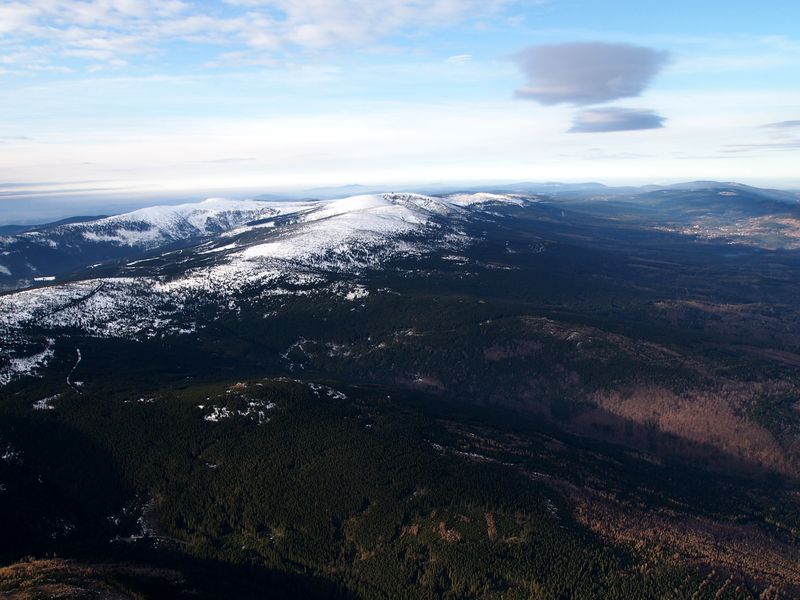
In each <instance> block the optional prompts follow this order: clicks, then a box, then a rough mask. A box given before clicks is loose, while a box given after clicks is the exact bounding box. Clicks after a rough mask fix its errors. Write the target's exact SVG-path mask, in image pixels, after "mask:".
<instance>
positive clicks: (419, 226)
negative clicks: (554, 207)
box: [0, 194, 533, 370]
mask: <svg viewBox="0 0 800 600" xmlns="http://www.w3.org/2000/svg"><path fill="white" fill-rule="evenodd" d="M532 201H533V200H532V199H529V198H525V197H522V196H512V195H509V196H500V195H492V194H468V195H454V196H447V197H433V196H423V195H419V194H380V195H365V196H355V197H350V198H344V199H340V200H331V201H322V202H252V203H250V202H247V201H240V202H236V201H224V200H211V201H206V202H203V203H199V204H195V205H182V206H172V207H153V208H149V209H143V210H139V211H135V212H133V213H128V214H125V215H118V216H115V217H109V218H105V219H100V220H98V221H93V222H88V223H78V224H70V225H64V226H61V227H63V228H67V229H69V230H71V231H72V232H73V233H76V232H78V233H80V235H81V236H83V238H84V239H85V240H87V242H86V243H93V242H94V241H95V240H96V239H100V238H102V239H104V240H105V241H106V242H111V243H116V244H119V245H121V246H126V245H127V246H130V245H135V244H143V245H149V244H154V243H156V240H159V239H162V240H175V239H178V238H179V237H180V236H181V235H189V233H188V232H204V234H205V235H202V236H201V239H199V240H198V241H197V243H196V244H195V245H194V246H189V247H182V248H179V249H167V250H166V251H164V252H161V253H158V251H157V248H156V250H155V251H153V252H151V253H150V254H149V255H148V256H146V257H145V258H137V259H136V260H132V261H129V262H127V263H125V264H123V265H122V266H121V267H119V268H116V269H115V270H114V271H113V272H111V273H110V274H109V275H108V276H102V277H97V276H93V271H92V270H87V271H86V273H87V276H85V277H82V278H78V279H77V280H76V279H73V280H71V281H66V282H63V283H59V282H55V283H51V284H48V285H45V286H42V287H35V288H32V289H28V290H22V291H17V292H14V293H9V294H5V295H3V296H0V332H2V335H3V339H4V340H6V342H8V344H6V347H5V348H3V349H0V353H2V354H4V355H5V360H6V361H10V360H14V359H16V358H18V356H17V355H16V353H15V351H12V349H11V347H10V346H13V347H15V348H19V347H20V343H19V342H20V340H22V338H21V337H20V336H22V337H23V338H24V336H25V334H24V332H25V331H28V330H30V329H32V328H36V329H46V330H48V331H53V332H59V331H61V332H64V333H67V332H74V331H79V332H82V333H85V334H89V335H95V336H101V337H142V336H143V337H153V336H160V335H175V334H182V333H188V332H191V331H194V330H195V329H196V328H198V327H202V324H198V322H197V318H196V315H197V314H199V313H200V312H202V311H203V310H204V307H209V306H211V307H215V308H214V310H217V308H218V309H219V310H229V311H230V310H233V311H235V310H238V309H239V308H240V307H242V306H243V305H244V304H247V305H254V304H257V303H258V302H261V301H264V300H265V299H269V298H272V297H276V296H281V295H285V294H296V295H297V294H300V295H307V294H313V293H317V292H323V291H327V292H331V293H335V294H337V295H339V296H341V297H342V298H348V299H353V298H359V297H362V296H363V294H366V293H368V292H367V291H366V290H364V289H363V288H361V287H359V284H358V282H357V281H358V278H359V276H360V274H361V273H363V272H364V271H365V270H369V269H376V268H379V267H381V266H382V265H383V264H384V263H386V262H387V261H389V260H390V259H392V258H397V257H403V258H407V257H414V256H422V255H424V254H426V253H428V252H430V251H433V250H436V249H454V250H455V249H459V248H463V247H465V246H467V245H469V244H471V243H473V242H474V240H473V239H472V238H471V237H470V235H469V234H467V233H466V232H465V230H464V226H465V225H466V224H467V223H469V222H471V221H473V220H474V219H480V218H486V217H489V216H491V215H492V214H493V208H496V207H497V206H498V205H506V206H524V205H525V204H526V203H530V202H532ZM191 235H192V236H193V237H194V236H195V235H196V234H194V233H192V234H191ZM22 341H24V340H22ZM22 345H23V346H26V347H27V346H29V344H22ZM26 352H27V351H26ZM14 364H17V363H14ZM37 364H38V363H37ZM0 370H2V367H0Z"/></svg>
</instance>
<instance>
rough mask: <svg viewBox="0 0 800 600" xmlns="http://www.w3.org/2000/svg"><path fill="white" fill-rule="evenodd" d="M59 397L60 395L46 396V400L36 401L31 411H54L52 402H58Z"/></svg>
mask: <svg viewBox="0 0 800 600" xmlns="http://www.w3.org/2000/svg"><path fill="white" fill-rule="evenodd" d="M60 397H61V394H56V395H54V396H48V397H47V398H42V399H41V400H37V401H36V402H34V403H33V410H54V409H55V406H53V404H52V402H53V401H54V400H58V399H59V398H60Z"/></svg>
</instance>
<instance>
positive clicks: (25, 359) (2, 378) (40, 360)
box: [0, 338, 55, 385]
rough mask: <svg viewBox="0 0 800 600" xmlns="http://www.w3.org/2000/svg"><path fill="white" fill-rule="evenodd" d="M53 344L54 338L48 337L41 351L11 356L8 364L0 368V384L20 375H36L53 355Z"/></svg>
mask: <svg viewBox="0 0 800 600" xmlns="http://www.w3.org/2000/svg"><path fill="white" fill-rule="evenodd" d="M54 346H55V340H54V339H52V338H48V339H47V347H46V348H45V349H44V350H42V351H41V352H38V353H36V354H32V355H29V356H15V357H13V358H11V359H10V360H9V361H8V364H6V365H5V366H4V367H2V368H0V385H6V384H7V383H9V382H10V381H12V380H14V379H16V378H17V377H21V376H22V375H36V374H37V373H38V371H39V370H40V369H42V368H43V367H45V366H47V363H48V362H49V361H50V359H51V358H52V357H53V353H54V351H53V347H54Z"/></svg>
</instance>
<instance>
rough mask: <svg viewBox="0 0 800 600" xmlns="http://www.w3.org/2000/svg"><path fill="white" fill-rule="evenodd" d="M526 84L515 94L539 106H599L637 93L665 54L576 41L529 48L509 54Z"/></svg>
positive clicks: (663, 63) (621, 46)
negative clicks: (514, 60)
mask: <svg viewBox="0 0 800 600" xmlns="http://www.w3.org/2000/svg"><path fill="white" fill-rule="evenodd" d="M515 59H516V62H517V65H518V66H519V67H520V69H522V72H523V73H524V74H525V76H526V79H527V83H526V84H525V86H523V87H521V88H519V89H518V90H517V92H516V95H517V97H518V98H523V99H526V100H534V101H536V102H539V103H541V104H546V105H551V104H574V105H588V104H600V103H604V102H610V101H614V100H619V99H620V98H629V97H632V96H639V95H640V94H641V93H642V92H643V91H644V90H645V89H646V88H647V86H648V85H649V84H650V82H651V81H652V79H653V77H655V76H656V75H657V74H658V72H659V71H661V69H662V68H663V67H664V65H665V64H666V63H667V60H668V54H667V53H666V52H661V51H658V50H653V49H651V48H645V47H642V46H631V45H629V44H611V43H605V42H582V43H570V44H556V45H549V46H534V47H532V48H527V49H526V50H523V51H522V52H520V53H519V54H517V56H516V57H515Z"/></svg>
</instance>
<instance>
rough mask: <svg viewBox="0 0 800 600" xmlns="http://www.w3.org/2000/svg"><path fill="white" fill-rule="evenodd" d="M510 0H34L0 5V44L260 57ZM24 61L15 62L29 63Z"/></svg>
mask: <svg viewBox="0 0 800 600" xmlns="http://www.w3.org/2000/svg"><path fill="white" fill-rule="evenodd" d="M508 2H511V0H483V1H480V0H428V1H422V0H381V1H375V2H361V1H357V0H228V1H225V2H222V1H219V0H217V1H216V2H197V3H188V2H182V1H179V0H70V1H69V2H64V1H62V0H31V1H29V2H26V3H20V2H6V3H4V4H1V5H0V43H3V44H4V45H5V46H6V47H8V46H9V45H15V44H16V47H17V48H20V49H22V48H27V49H30V48H33V47H35V48H37V49H38V50H39V51H40V52H42V53H45V54H46V55H47V56H48V57H49V59H50V60H51V62H53V63H57V62H58V61H59V60H60V59H62V58H81V59H86V60H93V61H107V62H108V61H112V60H115V59H116V60H119V59H121V58H126V57H130V56H135V55H143V54H152V53H153V52H154V51H156V50H158V49H159V47H162V49H163V45H165V44H166V43H168V42H171V41H174V40H175V39H182V40H184V41H188V42H190V43H197V44H204V45H207V44H218V45H220V46H222V50H221V52H220V55H221V56H222V57H223V58H224V57H225V56H237V57H241V58H246V59H248V60H250V61H251V62H254V63H263V62H264V61H265V60H274V56H272V55H275V54H280V53H285V52H295V51H315V50H323V49H328V48H333V47H340V46H356V47H357V46H363V45H367V44H373V43H376V42H378V41H380V40H382V39H384V38H386V37H388V36H392V35H394V34H397V33H401V32H404V31H412V30H413V31H418V30H420V29H426V28H434V27H438V26H449V25H452V24H453V23H454V22H458V21H462V20H469V19H473V18H479V17H483V16H486V15H487V14H490V13H491V12H493V11H495V10H497V9H498V8H500V7H501V6H503V5H504V4H506V3H508ZM25 66H26V65H25V64H19V65H18V67H19V68H24V67H25Z"/></svg>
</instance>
